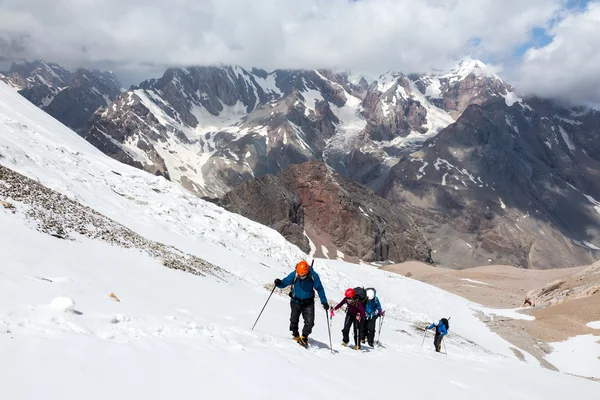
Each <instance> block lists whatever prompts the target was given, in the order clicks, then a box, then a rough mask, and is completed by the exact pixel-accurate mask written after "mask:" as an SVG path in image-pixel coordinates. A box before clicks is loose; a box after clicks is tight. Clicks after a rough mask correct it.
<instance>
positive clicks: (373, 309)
mask: <svg viewBox="0 0 600 400" xmlns="http://www.w3.org/2000/svg"><path fill="white" fill-rule="evenodd" d="M376 293H377V292H376V290H375V289H373V288H369V289H367V304H366V306H365V313H366V319H365V322H364V323H363V332H362V336H361V338H360V339H361V341H360V342H361V343H364V342H365V338H366V339H367V342H368V343H369V346H371V347H373V340H374V339H375V327H376V323H375V322H376V321H377V318H378V317H379V316H382V315H385V312H384V311H383V310H382V309H381V303H380V302H379V298H378V297H377V294H376Z"/></svg>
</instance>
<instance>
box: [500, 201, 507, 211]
mask: <svg viewBox="0 0 600 400" xmlns="http://www.w3.org/2000/svg"><path fill="white" fill-rule="evenodd" d="M500 207H502V209H503V210H504V209H505V208H506V205H505V204H504V203H503V202H502V199H500Z"/></svg>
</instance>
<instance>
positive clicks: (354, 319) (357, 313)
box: [331, 289, 365, 350]
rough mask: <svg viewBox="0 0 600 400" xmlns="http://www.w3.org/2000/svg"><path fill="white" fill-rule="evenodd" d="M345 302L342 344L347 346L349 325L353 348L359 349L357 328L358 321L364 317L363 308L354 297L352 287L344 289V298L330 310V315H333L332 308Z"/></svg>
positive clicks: (336, 307)
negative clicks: (351, 330) (351, 332)
mask: <svg viewBox="0 0 600 400" xmlns="http://www.w3.org/2000/svg"><path fill="white" fill-rule="evenodd" d="M344 304H346V306H347V307H346V319H345V320H344V328H343V329H342V345H343V346H348V342H349V341H350V338H349V335H350V327H353V328H354V349H355V350H358V349H360V340H359V337H358V335H359V334H358V330H359V329H360V321H361V319H364V318H365V308H364V307H363V305H362V303H361V302H360V301H359V300H358V297H356V293H355V291H354V289H348V290H346V293H344V299H343V300H342V301H340V303H339V304H338V305H337V306H335V307H334V308H333V310H331V316H332V317H333V316H334V315H335V314H334V312H333V311H334V310H337V309H339V308H340V307H342V306H343V305H344Z"/></svg>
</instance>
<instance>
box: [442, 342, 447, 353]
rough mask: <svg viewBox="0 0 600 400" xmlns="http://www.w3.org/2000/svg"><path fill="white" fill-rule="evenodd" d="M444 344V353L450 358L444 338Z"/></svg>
mask: <svg viewBox="0 0 600 400" xmlns="http://www.w3.org/2000/svg"><path fill="white" fill-rule="evenodd" d="M442 343H443V344H444V352H445V353H446V356H448V349H446V341H445V340H444V338H442Z"/></svg>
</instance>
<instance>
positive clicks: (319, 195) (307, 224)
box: [220, 161, 431, 262]
mask: <svg viewBox="0 0 600 400" xmlns="http://www.w3.org/2000/svg"><path fill="white" fill-rule="evenodd" d="M220 204H221V205H222V206H223V207H225V208H226V209H228V210H229V211H233V212H237V213H240V214H242V215H244V216H246V217H248V218H250V219H253V220H255V221H258V222H260V223H263V224H265V225H268V226H271V227H273V228H274V229H277V230H278V231H279V232H281V233H282V234H283V235H284V236H285V237H286V238H287V239H288V240H289V241H291V242H292V243H294V244H296V245H298V247H300V248H301V249H302V250H304V251H306V252H308V251H309V250H310V249H309V247H308V239H307V238H306V236H304V231H306V234H307V235H308V237H309V238H310V239H311V241H312V243H314V244H315V245H316V247H317V249H316V255H317V256H324V257H330V258H337V257H338V256H341V257H344V258H345V259H347V260H352V261H358V260H362V261H387V260H393V261H398V262H400V261H405V260H409V259H414V260H421V261H426V262H428V261H430V252H431V249H430V246H429V244H428V243H427V241H426V240H425V239H424V238H423V236H422V235H421V233H420V232H419V229H418V228H417V226H416V225H415V224H414V222H413V221H412V219H411V218H410V217H409V216H408V215H406V213H405V212H404V211H403V210H402V209H401V208H400V207H397V206H394V205H392V204H391V203H389V202H387V201H386V200H384V199H382V198H379V197H377V196H375V195H374V194H373V193H372V192H371V191H370V190H368V189H366V188H364V187H362V186H360V185H357V184H356V183H354V182H352V181H350V180H347V179H344V178H342V177H340V176H339V175H337V174H335V173H334V172H332V171H330V169H329V168H328V167H327V166H326V165H325V164H324V163H323V162H318V161H312V162H307V163H304V164H301V165H292V166H290V167H288V168H287V169H286V170H285V171H284V172H283V173H280V174H278V175H276V176H273V175H270V176H265V177H263V178H260V179H256V180H252V181H249V182H246V183H244V184H242V185H240V186H239V187H237V188H236V189H234V190H232V191H231V192H229V193H227V194H226V195H225V196H224V197H223V198H222V200H221V202H220ZM339 253H342V254H343V255H341V254H339Z"/></svg>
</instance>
